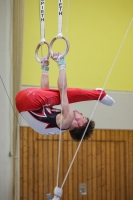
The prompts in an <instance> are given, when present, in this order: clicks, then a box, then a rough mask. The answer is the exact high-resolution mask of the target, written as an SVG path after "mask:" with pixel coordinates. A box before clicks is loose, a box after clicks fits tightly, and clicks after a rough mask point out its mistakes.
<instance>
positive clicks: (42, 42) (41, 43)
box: [35, 39, 50, 63]
mask: <svg viewBox="0 0 133 200" xmlns="http://www.w3.org/2000/svg"><path fill="white" fill-rule="evenodd" d="M44 44H46V45H47V47H48V54H47V56H46V58H47V59H49V57H50V45H49V43H48V42H46V40H45V39H42V40H41V42H40V43H39V44H38V45H37V47H36V50H35V56H36V60H37V61H38V62H39V63H41V60H40V58H39V57H38V51H39V48H40V47H41V46H42V45H44Z"/></svg>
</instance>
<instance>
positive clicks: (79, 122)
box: [73, 110, 88, 128]
mask: <svg viewBox="0 0 133 200" xmlns="http://www.w3.org/2000/svg"><path fill="white" fill-rule="evenodd" d="M73 112H74V120H75V125H76V127H81V126H84V125H85V124H86V123H87V122H88V119H87V118H86V117H84V116H83V114H82V113H80V112H78V111H76V110H74V111H73ZM76 127H75V128H76Z"/></svg>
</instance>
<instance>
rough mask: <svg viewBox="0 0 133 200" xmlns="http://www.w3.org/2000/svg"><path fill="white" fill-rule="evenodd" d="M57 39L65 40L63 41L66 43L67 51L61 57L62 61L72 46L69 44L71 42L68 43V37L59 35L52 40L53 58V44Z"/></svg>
mask: <svg viewBox="0 0 133 200" xmlns="http://www.w3.org/2000/svg"><path fill="white" fill-rule="evenodd" d="M57 39H63V40H65V42H66V51H65V52H64V53H63V54H62V55H61V57H60V59H62V58H64V57H65V56H66V54H67V53H68V51H69V49H70V44H69V42H68V40H67V38H66V37H64V36H62V35H59V34H58V35H57V36H56V37H54V38H53V39H52V41H51V42H50V54H51V56H53V51H52V46H53V43H54V42H55V41H56V40H57Z"/></svg>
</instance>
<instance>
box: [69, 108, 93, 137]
mask: <svg viewBox="0 0 133 200" xmlns="http://www.w3.org/2000/svg"><path fill="white" fill-rule="evenodd" d="M88 122H89V119H88V118H86V117H84V116H83V115H82V113H80V112H78V111H74V119H73V121H72V124H71V126H70V128H69V132H70V135H71V137H72V139H73V140H75V141H80V140H81V138H82V136H83V134H84V131H85V129H86V126H87V125H88ZM94 128H95V122H94V121H93V120H91V121H90V122H89V125H88V127H87V130H86V132H85V135H84V138H83V140H86V139H88V138H89V137H90V136H91V134H92V133H93V131H94Z"/></svg>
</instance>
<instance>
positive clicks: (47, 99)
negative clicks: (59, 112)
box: [16, 88, 106, 112]
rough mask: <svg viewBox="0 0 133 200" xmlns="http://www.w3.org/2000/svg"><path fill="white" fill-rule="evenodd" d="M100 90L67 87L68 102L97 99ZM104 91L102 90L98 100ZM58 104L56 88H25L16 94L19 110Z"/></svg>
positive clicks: (36, 108) (31, 109) (58, 98)
mask: <svg viewBox="0 0 133 200" xmlns="http://www.w3.org/2000/svg"><path fill="white" fill-rule="evenodd" d="M100 94H101V90H84V89H79V88H69V89H68V90H67V95H68V101H69V103H76V102H81V101H90V100H98V98H99V95H100ZM105 95H106V93H105V92H104V91H103V92H102V94H101V97H100V100H101V99H103V97H104V96H105ZM59 104H60V93H59V90H57V89H40V88H27V89H24V90H21V91H20V92H18V94H17V95H16V107H17V109H18V111H19V112H22V111H33V110H38V109H40V108H41V107H42V106H45V107H53V106H55V105H59Z"/></svg>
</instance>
